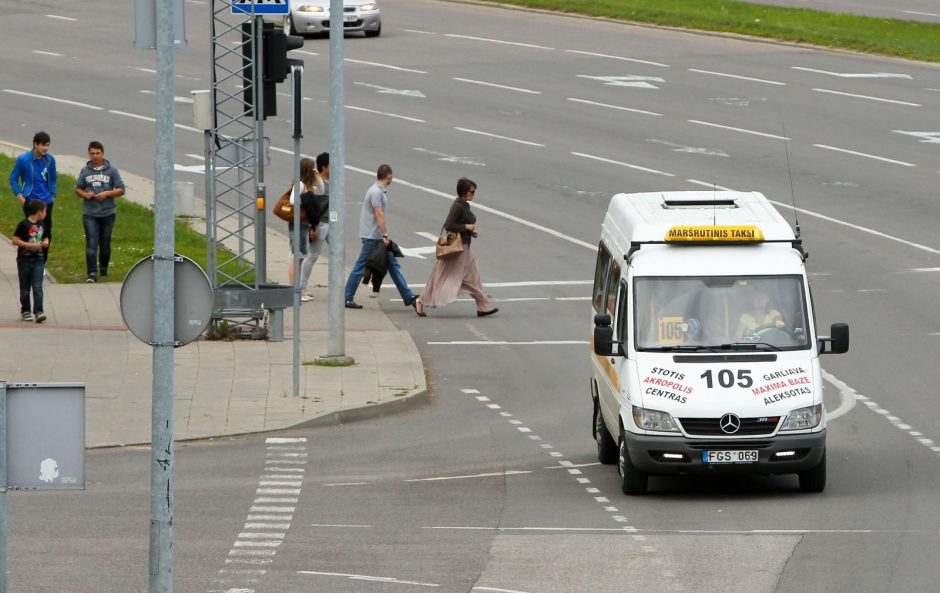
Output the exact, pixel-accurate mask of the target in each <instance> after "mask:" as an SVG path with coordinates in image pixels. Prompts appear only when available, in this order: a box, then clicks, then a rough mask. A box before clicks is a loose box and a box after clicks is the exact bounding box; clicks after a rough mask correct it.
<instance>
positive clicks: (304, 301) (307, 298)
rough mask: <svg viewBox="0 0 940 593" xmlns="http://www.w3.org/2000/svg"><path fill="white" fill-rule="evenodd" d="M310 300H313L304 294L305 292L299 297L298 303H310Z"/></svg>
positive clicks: (307, 294) (310, 296)
mask: <svg viewBox="0 0 940 593" xmlns="http://www.w3.org/2000/svg"><path fill="white" fill-rule="evenodd" d="M312 300H313V295H312V294H310V293H306V292H305V293H303V294H302V295H300V302H301V303H307V302H310V301H312Z"/></svg>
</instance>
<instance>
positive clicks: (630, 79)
mask: <svg viewBox="0 0 940 593" xmlns="http://www.w3.org/2000/svg"><path fill="white" fill-rule="evenodd" d="M578 78H588V79H591V80H599V81H601V82H603V83H604V84H605V85H607V86H627V87H633V88H638V89H658V88H659V87H658V86H656V85H655V84H652V83H653V82H659V83H663V82H666V81H665V80H664V79H662V78H660V77H658V76H588V75H587V74H578Z"/></svg>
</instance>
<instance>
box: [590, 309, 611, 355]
mask: <svg viewBox="0 0 940 593" xmlns="http://www.w3.org/2000/svg"><path fill="white" fill-rule="evenodd" d="M613 353H614V328H613V327H611V319H610V315H608V314H606V313H598V314H597V315H595V316H594V354H600V355H601V356H611V355H613Z"/></svg>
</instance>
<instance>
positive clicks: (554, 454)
mask: <svg viewBox="0 0 940 593" xmlns="http://www.w3.org/2000/svg"><path fill="white" fill-rule="evenodd" d="M460 391H461V393H464V394H467V395H473V396H474V397H475V398H476V400H477V401H479V402H481V403H484V404H485V405H487V407H490V406H492V405H493V404H488V403H487V402H490V398H489V397H487V396H485V395H478V394H479V393H480V391H479V390H478V389H472V388H466V389H461V390H460ZM499 415H500V416H501V417H503V418H506V420H507V422H508V423H509V424H510V426H512V427H513V428H515V429H516V430H518V431H519V432H521V433H525V434H527V436H528V437H529V439H530V440H533V441H541V440H542V437H541V436H539V435H537V434H531V433H532V429H531V428H530V427H528V426H526V425H525V422H523V421H522V420H519V419H517V418H514V417H513V415H512V414H510V413H509V412H500V413H499ZM539 448H540V449H542V450H543V451H545V452H547V453H548V455H549V457H551V458H553V460H554V461H555V463H557V465H553V466H549V468H547V469H565V470H567V472H568V474H570V475H571V476H574V477H575V480H577V482H578V484H581V485H583V486H584V489H585V492H586V493H587V494H590V495H591V496H592V498H594V500H595V502H598V503H600V504H602V505H608V506H603V507H602V508H603V509H604V511H606V512H608V513H619V510H618V509H617V507H614V506H609V503H610V499H608V498H607V497H606V496H603V493H602V492H601V491H600V489H599V488H597V487H595V486H590V484H591V480H590V479H588V478H584V477H579V476H581V475H582V472H581V470H580V469H577V468H578V467H584V466H588V465H599V463H596V462H594V463H586V464H578V465H577V466H575V464H574V463H573V462H572V461H570V460H568V459H564V456H565V454H564V453H562V452H561V451H556V450H555V447H553V446H552V445H550V444H548V443H540V444H539ZM511 473H527V472H505V474H511ZM483 475H502V474H483ZM466 477H476V476H466ZM431 479H445V478H431ZM426 480H427V479H426ZM426 480H408V481H410V482H418V481H426ZM611 518H612V519H613V520H614V521H616V522H618V523H628V519H627V518H626V517H625V516H624V515H620V514H617V515H613V516H612V517H611ZM620 530H622V531H631V532H632V531H635V529H634V527H633V526H631V525H624V526H623V527H622V528H621V529H620Z"/></svg>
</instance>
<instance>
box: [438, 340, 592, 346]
mask: <svg viewBox="0 0 940 593" xmlns="http://www.w3.org/2000/svg"><path fill="white" fill-rule="evenodd" d="M588 343H589V342H587V340H541V341H531V342H506V341H501V340H491V341H490V340H463V341H461V340H454V341H452V342H428V345H429V346H580V345H584V344H588Z"/></svg>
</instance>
